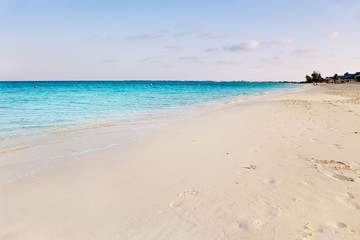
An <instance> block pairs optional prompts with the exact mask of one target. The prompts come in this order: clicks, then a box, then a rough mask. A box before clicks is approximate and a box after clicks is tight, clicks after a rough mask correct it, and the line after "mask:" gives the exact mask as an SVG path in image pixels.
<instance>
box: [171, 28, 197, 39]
mask: <svg viewBox="0 0 360 240" xmlns="http://www.w3.org/2000/svg"><path fill="white" fill-rule="evenodd" d="M202 32H203V31H202V30H201V29H200V28H199V27H193V28H192V29H190V30H188V31H184V32H180V33H177V34H175V35H174V37H183V36H189V35H194V34H200V33H202Z"/></svg>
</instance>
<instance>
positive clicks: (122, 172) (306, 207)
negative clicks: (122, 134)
mask: <svg viewBox="0 0 360 240" xmlns="http://www.w3.org/2000/svg"><path fill="white" fill-rule="evenodd" d="M331 88H333V89H332V90H331V91H332V92H331V93H330V94H329V93H327V92H328V91H330V90H329V89H328V88H325V87H320V86H317V87H314V88H311V89H310V90H308V91H306V92H304V93H296V94H288V95H282V96H277V97H271V98H260V99H257V100H252V101H245V102H243V103H239V104H237V105H236V106H233V107H230V108H227V109H223V110H220V111H216V112H212V113H208V114H205V115H203V116H200V117H196V118H193V119H190V120H186V121H183V122H180V123H176V124H173V125H171V126H167V127H162V128H157V129H155V130H154V131H152V133H150V134H148V135H147V136H146V137H144V138H143V139H140V140H138V141H136V142H134V143H133V144H130V145H128V146H126V147H123V148H119V149H113V150H106V151H102V152H97V153H91V154H88V155H84V156H80V157H77V158H72V159H69V160H68V161H65V162H62V163H60V164H58V165H55V166H52V167H51V168H48V169H46V170H44V171H41V172H39V173H37V174H34V175H32V176H29V177H26V178H23V179H21V180H18V181H15V182H12V183H10V184H6V185H3V186H1V187H0V239H167V240H168V239H182V240H184V239H327V240H328V239H360V147H359V144H360V108H359V99H360V94H359V93H360V85H359V84H357V85H356V84H354V85H349V84H346V85H336V86H335V85H334V86H331ZM350 97H352V98H350ZM353 97H355V99H354V98H353ZM20 151H21V150H20ZM18 155H19V154H18ZM20 155H21V154H20ZM20 155H19V156H20ZM24 158H27V159H28V158H29V156H26V157H24ZM19 161H21V159H20V160H19V159H17V162H19ZM0 171H1V172H4V171H5V170H4V169H0Z"/></svg>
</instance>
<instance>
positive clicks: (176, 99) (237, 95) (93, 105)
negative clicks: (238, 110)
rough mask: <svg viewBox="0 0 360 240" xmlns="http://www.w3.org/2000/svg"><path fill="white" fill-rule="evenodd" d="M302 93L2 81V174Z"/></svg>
mask: <svg viewBox="0 0 360 240" xmlns="http://www.w3.org/2000/svg"><path fill="white" fill-rule="evenodd" d="M297 87H299V85H298V84H285V83H271V82H261V83H259V82H214V81H32V82H31V81H18V82H6V81H3V82H0V167H1V164H2V163H1V161H2V159H7V160H9V159H11V158H13V157H14V156H15V154H12V155H11V154H10V153H13V152H18V151H24V150H27V151H29V154H28V155H27V156H29V159H32V161H33V162H36V161H38V163H39V164H38V165H39V166H37V167H35V168H36V169H38V170H39V169H42V168H43V167H46V166H50V165H51V164H55V163H56V162H59V161H63V160H64V159H69V158H71V157H73V156H78V155H82V154H87V153H89V152H93V151H99V150H102V149H107V148H115V147H119V146H123V145H126V144H129V143H131V142H133V141H135V140H136V139H138V138H139V137H142V136H144V135H145V134H146V133H148V132H149V131H151V129H153V128H154V127H158V126H164V125H168V124H172V123H174V122H177V121H181V120H184V119H188V118H191V117H194V116H196V115H200V114H204V113H206V112H209V111H214V110H216V109H219V108H223V107H227V106H230V105H231V104H238V103H239V102H241V101H244V100H245V99H247V98H251V97H254V96H262V95H268V94H274V93H280V92H283V91H286V90H289V89H295V88H297ZM29 149H30V150H31V151H30V150H29ZM35 150H37V151H35ZM36 152H37V153H38V154H35V153H36ZM44 152H46V154H45V153H44ZM30 153H31V154H30ZM28 161H30V160H28ZM40 165H41V166H40ZM32 172H34V169H32ZM35 172H36V171H35ZM0 184H1V178H0Z"/></svg>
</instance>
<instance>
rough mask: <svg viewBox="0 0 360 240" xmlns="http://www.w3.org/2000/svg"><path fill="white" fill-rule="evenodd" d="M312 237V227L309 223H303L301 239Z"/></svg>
mask: <svg viewBox="0 0 360 240" xmlns="http://www.w3.org/2000/svg"><path fill="white" fill-rule="evenodd" d="M313 237H314V230H313V227H311V226H310V224H309V223H307V224H305V225H304V228H303V236H302V239H312V238H313Z"/></svg>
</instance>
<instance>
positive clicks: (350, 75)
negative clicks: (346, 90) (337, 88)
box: [344, 73, 356, 77]
mask: <svg viewBox="0 0 360 240" xmlns="http://www.w3.org/2000/svg"><path fill="white" fill-rule="evenodd" d="M355 75H356V74H352V73H346V74H344V76H345V77H355Z"/></svg>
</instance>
